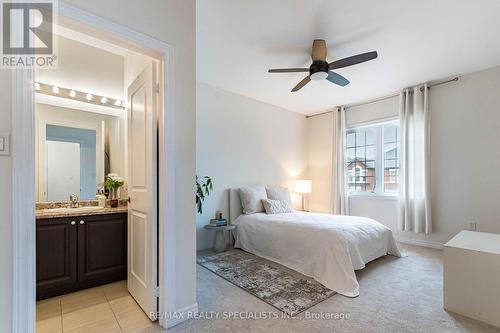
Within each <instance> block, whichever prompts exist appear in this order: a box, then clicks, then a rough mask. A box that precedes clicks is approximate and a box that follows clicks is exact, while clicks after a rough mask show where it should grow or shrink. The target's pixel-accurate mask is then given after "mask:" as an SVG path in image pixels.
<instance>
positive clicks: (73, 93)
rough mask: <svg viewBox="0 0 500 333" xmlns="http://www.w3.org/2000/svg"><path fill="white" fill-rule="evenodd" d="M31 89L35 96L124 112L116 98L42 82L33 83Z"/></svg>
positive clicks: (121, 104) (121, 103) (123, 107)
mask: <svg viewBox="0 0 500 333" xmlns="http://www.w3.org/2000/svg"><path fill="white" fill-rule="evenodd" d="M33 88H34V89H35V92H36V93H37V94H43V95H49V96H52V97H56V98H66V99H72V100H75V101H78V102H82V103H89V104H94V105H99V106H101V107H102V106H104V107H110V108H113V109H119V110H125V103H124V102H123V101H122V100H121V99H119V98H116V97H108V96H103V95H94V94H92V93H89V92H84V91H80V90H76V89H71V88H63V87H59V86H57V85H53V84H47V83H43V82H34V83H33ZM113 101H114V103H113Z"/></svg>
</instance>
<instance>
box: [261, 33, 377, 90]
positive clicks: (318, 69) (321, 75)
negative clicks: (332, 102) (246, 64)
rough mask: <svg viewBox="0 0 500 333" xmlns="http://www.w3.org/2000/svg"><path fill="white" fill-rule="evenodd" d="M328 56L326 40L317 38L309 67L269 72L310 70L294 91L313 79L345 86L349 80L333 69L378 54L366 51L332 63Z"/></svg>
mask: <svg viewBox="0 0 500 333" xmlns="http://www.w3.org/2000/svg"><path fill="white" fill-rule="evenodd" d="M326 56H327V48H326V42H325V41H324V40H323V39H315V40H314V42H313V46H312V51H311V58H312V60H313V62H312V64H311V66H310V67H309V68H280V69H270V70H269V71H268V72H269V73H300V72H309V75H308V76H306V77H305V78H304V79H302V81H300V82H299V83H298V84H297V85H296V86H295V87H294V88H293V89H292V92H296V91H298V90H300V89H301V88H302V87H304V86H305V85H306V84H308V83H309V82H310V81H311V80H314V81H320V80H324V79H326V80H328V81H330V82H331V83H334V84H336V85H339V86H341V87H345V86H346V85H348V84H349V80H348V79H346V78H345V77H343V76H342V75H340V74H338V73H336V72H334V71H332V70H333V69H338V68H344V67H348V66H352V65H356V64H359V63H362V62H365V61H369V60H373V59H375V58H377V56H378V54H377V52H376V51H372V52H366V53H361V54H358V55H355V56H351V57H347V58H343V59H340V60H337V61H334V62H331V63H328V62H327V61H326Z"/></svg>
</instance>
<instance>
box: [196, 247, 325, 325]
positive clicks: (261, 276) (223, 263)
mask: <svg viewBox="0 0 500 333" xmlns="http://www.w3.org/2000/svg"><path fill="white" fill-rule="evenodd" d="M197 262H198V264H199V265H201V266H203V267H205V268H207V269H208V270H210V271H212V272H214V273H215V274H217V275H219V276H220V277H222V278H224V279H226V280H227V281H229V282H231V283H232V284H234V285H236V286H238V287H240V288H242V289H244V290H246V291H247V292H249V293H250V294H252V295H254V296H256V297H258V298H260V299H261V300H263V301H264V302H266V303H268V304H270V305H272V306H274V307H275V308H277V309H278V310H281V311H283V312H284V313H286V314H287V315H289V316H295V315H297V314H299V313H301V312H302V311H304V310H307V309H309V308H310V307H312V306H313V305H315V304H318V303H319V302H322V301H324V300H325V299H327V298H328V297H330V296H332V295H333V294H335V292H334V291H332V290H330V289H328V288H326V287H324V286H323V285H322V284H320V283H318V282H316V281H314V280H310V279H306V278H304V277H303V276H302V275H301V274H299V273H295V274H292V273H290V272H288V271H287V270H285V269H283V268H280V267H276V266H274V265H270V264H269V261H267V260H265V259H263V258H260V257H257V256H255V255H253V254H250V253H247V252H244V251H241V250H236V249H234V250H230V251H227V252H222V253H218V254H208V255H198V257H197Z"/></svg>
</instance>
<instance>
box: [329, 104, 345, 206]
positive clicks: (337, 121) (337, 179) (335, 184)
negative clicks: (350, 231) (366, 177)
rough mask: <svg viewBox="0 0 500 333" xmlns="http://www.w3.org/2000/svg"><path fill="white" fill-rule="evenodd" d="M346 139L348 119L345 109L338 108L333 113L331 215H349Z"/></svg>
mask: <svg viewBox="0 0 500 333" xmlns="http://www.w3.org/2000/svg"><path fill="white" fill-rule="evenodd" d="M345 139H346V118H345V108H344V107H343V106H342V107H340V108H337V110H336V111H334V113H333V149H332V152H333V154H332V155H333V156H332V202H331V213H332V214H338V215H348V214H349V203H348V196H347V188H346V173H345V164H344V160H345Z"/></svg>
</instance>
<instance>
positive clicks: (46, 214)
mask: <svg viewBox="0 0 500 333" xmlns="http://www.w3.org/2000/svg"><path fill="white" fill-rule="evenodd" d="M126 278H127V207H126V206H125V207H123V206H122V207H117V208H99V207H81V208H80V209H79V208H76V209H71V208H66V209H64V208H61V209H44V210H37V211H36V295H37V300H41V299H45V298H49V297H53V296H57V295H61V294H66V293H69V292H73V291H77V290H81V289H86V288H90V287H95V286H98V285H101V284H106V283H110V282H114V281H119V280H124V279H126Z"/></svg>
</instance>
